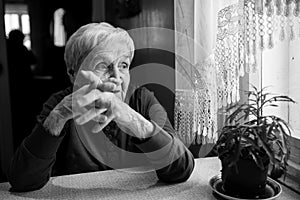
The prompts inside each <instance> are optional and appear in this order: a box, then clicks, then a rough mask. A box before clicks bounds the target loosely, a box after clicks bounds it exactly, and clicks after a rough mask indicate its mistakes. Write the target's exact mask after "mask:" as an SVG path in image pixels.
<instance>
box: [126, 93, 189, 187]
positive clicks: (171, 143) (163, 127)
mask: <svg viewBox="0 0 300 200" xmlns="http://www.w3.org/2000/svg"><path fill="white" fill-rule="evenodd" d="M141 96H142V102H143V106H144V107H145V108H144V109H141V110H144V113H143V114H144V116H145V117H146V118H148V119H149V120H150V121H151V122H152V123H153V125H154V127H155V128H154V136H152V137H151V138H147V139H144V140H139V139H137V138H134V139H132V140H133V143H135V145H136V146H137V147H138V148H139V149H140V150H141V151H143V152H144V153H145V154H146V156H147V157H148V159H149V161H150V162H151V164H153V165H154V167H155V169H156V174H157V176H158V178H159V179H160V180H161V181H163V182H166V183H178V182H183V181H186V180H187V179H188V178H189V177H190V175H191V173H192V171H193V169H194V158H193V155H192V153H191V152H190V151H189V150H188V149H187V148H186V146H185V145H184V144H183V143H182V142H181V141H180V140H179V139H178V138H177V137H175V134H174V133H175V131H174V129H173V127H172V125H171V123H170V121H169V119H168V118H167V116H166V114H165V115H164V114H162V113H166V112H165V111H164V109H163V107H162V106H160V104H159V102H158V100H157V99H156V98H155V97H154V95H153V94H152V93H150V92H149V91H148V90H146V89H144V90H143V91H142V94H141ZM153 108H155V109H153ZM148 113H150V114H148ZM151 116H152V117H151ZM155 116H157V117H155ZM161 116H165V119H164V120H162V117H161ZM162 122H163V123H162Z"/></svg>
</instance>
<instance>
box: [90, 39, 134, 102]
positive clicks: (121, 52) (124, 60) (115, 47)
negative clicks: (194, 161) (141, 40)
mask: <svg viewBox="0 0 300 200" xmlns="http://www.w3.org/2000/svg"><path fill="white" fill-rule="evenodd" d="M101 49H102V50H101V51H99V53H97V55H95V56H96V59H97V61H96V62H95V64H94V65H93V66H91V65H90V66H89V70H91V71H93V72H94V73H95V74H96V75H97V76H98V77H99V79H100V80H101V81H102V82H107V81H109V82H111V83H114V84H115V89H114V91H112V92H113V93H115V95H116V96H117V97H119V98H120V99H121V100H122V101H124V99H125V96H126V93H127V89H128V85H129V82H130V74H129V66H130V63H131V52H130V50H129V47H128V46H127V45H126V43H125V42H124V41H122V40H121V39H115V40H113V41H110V42H108V44H107V45H105V46H103V47H101Z"/></svg>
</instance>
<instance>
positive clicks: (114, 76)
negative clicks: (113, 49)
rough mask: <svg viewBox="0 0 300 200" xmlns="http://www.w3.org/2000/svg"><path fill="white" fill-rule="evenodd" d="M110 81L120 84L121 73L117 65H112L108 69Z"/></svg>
mask: <svg viewBox="0 0 300 200" xmlns="http://www.w3.org/2000/svg"><path fill="white" fill-rule="evenodd" d="M110 81H112V82H113V83H115V84H116V85H120V84H121V74H120V71H119V68H118V66H117V65H114V66H113V67H112V68H111V71H110Z"/></svg>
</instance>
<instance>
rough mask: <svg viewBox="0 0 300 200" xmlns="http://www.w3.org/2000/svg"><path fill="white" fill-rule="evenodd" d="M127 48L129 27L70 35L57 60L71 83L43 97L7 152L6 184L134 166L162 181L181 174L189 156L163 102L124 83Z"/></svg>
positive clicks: (17, 187)
mask: <svg viewBox="0 0 300 200" xmlns="http://www.w3.org/2000/svg"><path fill="white" fill-rule="evenodd" d="M133 53H134V44H133V41H132V39H131V38H130V36H129V34H128V33H127V32H126V31H125V30H123V29H120V28H114V27H113V26H111V25H109V24H107V23H92V24H88V25H85V26H83V27H81V28H79V29H78V30H77V31H76V32H75V33H74V34H73V35H72V36H71V38H70V39H69V41H68V43H67V45H66V49H65V62H66V65H67V71H68V74H69V76H70V79H71V81H72V83H73V85H74V86H73V87H72V88H67V89H66V90H64V91H61V92H58V93H56V94H54V95H52V96H51V97H50V98H49V100H48V101H47V102H46V103H45V104H44V107H43V110H42V112H41V114H40V115H39V116H38V117H37V119H38V120H37V124H36V126H35V127H34V129H33V131H32V133H31V134H30V135H29V136H28V137H27V138H25V140H24V141H23V142H22V144H21V145H20V147H19V148H18V149H17V151H16V153H15V155H14V157H13V159H12V162H11V166H10V169H9V173H8V180H9V182H10V184H11V186H12V188H11V191H18V192H24V191H30V190H36V189H39V188H41V187H43V186H44V185H45V184H46V183H47V182H48V180H49V177H50V176H55V175H62V174H73V173H83V172H91V171H99V170H106V169H117V168H118V169H124V168H128V167H134V166H148V167H149V168H150V169H154V170H155V171H156V174H157V176H158V178H159V179H160V180H162V181H164V182H168V183H175V182H182V181H185V180H187V179H188V178H189V176H190V174H191V172H192V170H193V168H194V160H193V156H192V154H191V153H190V152H189V151H188V150H187V148H186V147H185V146H184V145H183V143H181V142H180V140H178V139H177V138H175V137H174V135H173V133H174V130H173V128H172V126H171V124H170V122H169V120H168V119H167V118H166V119H165V120H161V116H166V115H163V114H162V113H164V109H163V108H162V107H161V106H160V104H159V102H158V101H157V99H156V98H155V97H154V96H153V94H152V93H151V92H149V91H148V90H147V89H145V88H138V89H136V90H133V89H130V87H129V81H130V74H129V66H130V63H131V60H132V58H133ZM157 116H158V118H157ZM162 121H163V123H162Z"/></svg>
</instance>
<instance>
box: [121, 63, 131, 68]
mask: <svg viewBox="0 0 300 200" xmlns="http://www.w3.org/2000/svg"><path fill="white" fill-rule="evenodd" d="M128 66H129V65H128V64H127V63H125V62H123V63H122V64H121V65H120V68H121V69H128Z"/></svg>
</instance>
